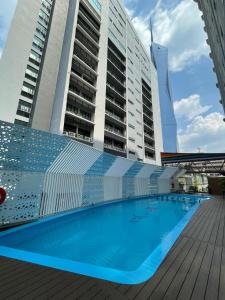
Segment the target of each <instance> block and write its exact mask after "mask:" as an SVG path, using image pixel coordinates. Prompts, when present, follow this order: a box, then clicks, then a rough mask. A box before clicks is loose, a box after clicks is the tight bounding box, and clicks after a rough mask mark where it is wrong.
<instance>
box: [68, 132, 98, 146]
mask: <svg viewBox="0 0 225 300" xmlns="http://www.w3.org/2000/svg"><path fill="white" fill-rule="evenodd" d="M63 134H64V135H66V136H69V137H72V138H74V139H79V140H83V141H86V142H89V143H93V138H92V137H89V136H86V135H83V134H79V133H76V132H72V131H64V132H63Z"/></svg>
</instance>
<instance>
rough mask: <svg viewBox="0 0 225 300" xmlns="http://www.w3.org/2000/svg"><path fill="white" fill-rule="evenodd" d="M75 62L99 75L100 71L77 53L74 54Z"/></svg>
mask: <svg viewBox="0 0 225 300" xmlns="http://www.w3.org/2000/svg"><path fill="white" fill-rule="evenodd" d="M73 62H74V63H75V64H76V63H78V64H80V65H81V66H82V67H83V68H85V69H87V70H88V71H89V72H90V73H92V74H93V75H94V76H96V77H97V76H98V73H97V72H96V70H95V69H93V67H92V66H91V65H90V64H88V63H87V61H86V60H85V61H84V60H82V59H81V58H80V57H78V56H77V55H75V54H74V55H73Z"/></svg>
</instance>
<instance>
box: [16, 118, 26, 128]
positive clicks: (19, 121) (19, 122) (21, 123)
mask: <svg viewBox="0 0 225 300" xmlns="http://www.w3.org/2000/svg"><path fill="white" fill-rule="evenodd" d="M14 124H17V125H22V126H28V123H27V122H24V121H21V120H18V119H15V121H14Z"/></svg>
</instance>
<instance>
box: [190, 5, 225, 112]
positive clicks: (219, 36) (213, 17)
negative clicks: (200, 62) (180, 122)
mask: <svg viewBox="0 0 225 300" xmlns="http://www.w3.org/2000/svg"><path fill="white" fill-rule="evenodd" d="M195 2H197V3H198V6H199V9H200V10H201V11H202V13H203V15H202V19H203V21H204V22H205V27H204V29H205V31H206V32H207V34H208V39H207V43H208V44H209V46H210V48H211V53H210V57H211V58H212V59H213V62H214V69H213V70H214V72H215V73H216V75H217V80H218V83H217V87H218V88H219V89H220V93H221V100H220V103H221V104H222V105H223V108H224V111H225V3H224V1H223V0H211V1H204V0H195Z"/></svg>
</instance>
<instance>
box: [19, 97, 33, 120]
mask: <svg viewBox="0 0 225 300" xmlns="http://www.w3.org/2000/svg"><path fill="white" fill-rule="evenodd" d="M30 112H31V104H30V103H28V102H26V101H23V100H19V105H18V109H17V115H19V116H23V117H26V118H29V117H30Z"/></svg>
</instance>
